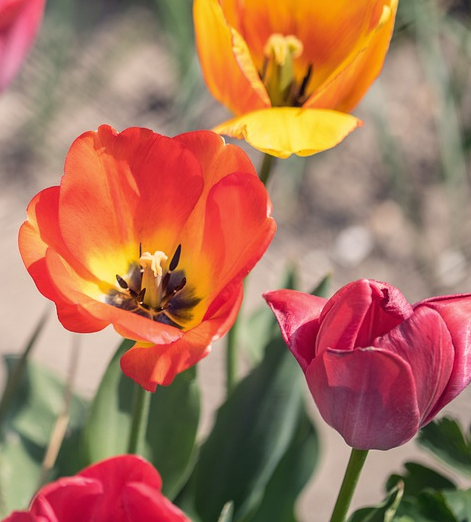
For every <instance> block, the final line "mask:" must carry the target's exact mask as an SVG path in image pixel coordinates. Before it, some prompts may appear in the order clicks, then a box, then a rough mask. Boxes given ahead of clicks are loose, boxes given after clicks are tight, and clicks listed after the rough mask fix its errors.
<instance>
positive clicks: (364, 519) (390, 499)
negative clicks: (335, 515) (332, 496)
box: [348, 482, 405, 522]
mask: <svg viewBox="0 0 471 522" xmlns="http://www.w3.org/2000/svg"><path fill="white" fill-rule="evenodd" d="M403 493H404V485H403V483H401V482H399V483H398V484H397V485H396V486H395V487H394V488H393V489H391V491H390V492H389V494H388V495H387V497H386V498H385V499H384V501H383V502H382V503H381V504H380V505H379V506H377V507H368V508H362V509H359V510H358V511H355V513H353V515H352V516H351V517H350V518H349V519H348V522H392V521H393V520H396V519H395V518H394V515H395V514H396V511H397V508H398V506H399V504H400V502H401V499H402V495H403ZM404 522H405V521H404Z"/></svg>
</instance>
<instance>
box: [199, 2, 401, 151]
mask: <svg viewBox="0 0 471 522" xmlns="http://www.w3.org/2000/svg"><path fill="white" fill-rule="evenodd" d="M396 10H397V0H358V1H355V2H351V1H349V0H331V1H330V2H324V1H321V0H250V1H249V0H247V1H244V0H195V2H194V21H195V32H196V43H197V48H198V53H199V57H200V61H201V66H202V69H203V74H204V77H205V80H206V83H207V85H208V88H209V90H210V91H211V93H212V94H213V95H214V97H215V98H217V99H218V100H219V101H220V102H221V103H222V104H223V105H225V106H226V107H227V108H228V109H230V110H231V111H232V112H233V113H234V114H235V115H236V117H235V118H234V119H232V120H230V121H227V122H225V123H223V124H221V125H219V126H218V127H216V128H215V129H214V130H215V131H216V132H218V133H221V134H226V135H229V136H232V137H235V138H243V139H245V140H246V141H247V142H248V143H250V144H251V145H252V146H253V147H255V148H257V149H259V150H261V151H263V152H266V153H269V154H272V155H274V156H278V157H281V158H285V157H288V156H290V155H291V154H293V153H294V154H298V155H300V156H308V155H311V154H314V153H316V152H320V151H322V150H326V149H328V148H331V147H333V146H335V145H337V144H338V143H339V142H341V141H342V140H343V139H344V138H345V137H346V136H347V135H348V134H349V133H350V132H352V131H353V130H354V129H355V128H356V127H357V126H358V125H361V124H362V122H360V121H359V120H358V119H356V118H354V117H353V116H351V115H350V114H348V113H350V112H351V111H352V110H353V109H354V107H355V106H356V105H357V104H358V102H359V101H360V100H361V98H362V97H363V95H364V94H365V92H366V91H367V89H368V88H369V86H370V85H371V83H372V82H373V81H374V79H375V78H376V77H377V76H378V74H379V72H380V71H381V68H382V65H383V61H384V57H385V55H386V51H387V49H388V47H389V41H390V39H391V35H392V31H393V27H394V20H395V15H396Z"/></svg>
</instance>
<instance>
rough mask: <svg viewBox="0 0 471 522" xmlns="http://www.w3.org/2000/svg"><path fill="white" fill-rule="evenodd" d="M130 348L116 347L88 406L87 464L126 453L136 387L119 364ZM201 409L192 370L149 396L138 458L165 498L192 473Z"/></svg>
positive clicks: (178, 488) (126, 343) (175, 491)
mask: <svg viewBox="0 0 471 522" xmlns="http://www.w3.org/2000/svg"><path fill="white" fill-rule="evenodd" d="M132 344H133V342H132V341H128V340H125V341H123V343H122V344H121V346H120V347H119V348H118V350H117V352H116V353H115V355H114V357H113V359H112V361H111V362H110V364H109V366H108V368H107V370H106V372H105V374H104V376H103V379H102V381H101V383H100V386H99V389H98V392H97V394H96V396H95V398H94V400H93V402H92V405H91V409H90V416H89V418H88V421H87V424H86V429H85V434H84V441H83V442H84V447H85V452H86V458H87V462H88V463H92V462H96V461H98V460H102V459H104V458H107V457H111V456H113V455H119V454H122V453H126V451H127V445H128V438H129V432H130V428H131V421H132V406H133V396H134V388H135V386H136V385H135V383H134V382H133V381H132V380H131V379H129V378H128V377H126V376H125V375H124V374H123V372H122V371H121V368H120V365H119V361H120V359H121V356H122V355H123V354H124V352H125V351H126V350H128V349H129V348H130V347H131V346H132ZM199 411H200V406H199V388H198V386H197V382H196V369H195V368H194V367H193V368H190V369H189V370H187V371H186V372H184V373H181V374H180V375H178V376H177V377H176V378H175V380H174V382H173V383H172V384H171V385H170V386H159V387H158V388H157V390H156V392H155V393H153V394H152V398H151V403H150V411H149V420H148V424H147V431H146V437H145V439H146V440H145V449H144V451H143V455H142V456H143V457H145V458H146V459H148V460H149V461H150V462H152V464H153V465H154V466H155V467H156V468H157V469H158V470H159V473H160V474H161V476H162V480H163V491H164V493H165V495H167V496H168V497H169V498H173V497H174V496H175V495H176V494H177V493H178V491H179V490H180V488H181V486H182V484H183V483H184V482H185V480H186V478H187V476H188V474H189V472H190V471H191V467H192V465H193V461H194V459H193V456H194V455H193V454H194V450H195V438H196V432H197V429H198V422H199Z"/></svg>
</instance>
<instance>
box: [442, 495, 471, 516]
mask: <svg viewBox="0 0 471 522" xmlns="http://www.w3.org/2000/svg"><path fill="white" fill-rule="evenodd" d="M442 495H443V497H444V498H445V500H446V503H447V504H448V506H450V509H451V511H452V512H453V513H454V514H455V516H456V518H457V519H458V520H460V521H461V520H471V489H467V490H465V491H458V490H456V491H442Z"/></svg>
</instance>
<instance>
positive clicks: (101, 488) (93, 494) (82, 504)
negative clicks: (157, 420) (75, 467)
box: [3, 455, 190, 522]
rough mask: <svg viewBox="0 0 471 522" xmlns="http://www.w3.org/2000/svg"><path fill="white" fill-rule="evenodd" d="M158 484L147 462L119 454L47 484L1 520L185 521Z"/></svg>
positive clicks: (33, 521)
mask: <svg viewBox="0 0 471 522" xmlns="http://www.w3.org/2000/svg"><path fill="white" fill-rule="evenodd" d="M161 487H162V481H161V479H160V475H159V474H158V473H157V471H156V470H155V469H154V468H153V467H152V466H151V464H149V463H148V462H147V461H145V460H144V459H142V458H141V457H136V456H135V455H121V456H118V457H112V458H110V459H107V460H104V461H102V462H98V463H97V464H93V465H92V466H90V467H88V468H85V469H84V470H82V471H81V472H80V473H78V474H77V475H75V476H73V477H65V478H61V479H59V480H56V481H55V482H52V483H51V484H47V485H46V486H44V487H43V488H41V489H40V490H39V491H38V493H37V494H36V496H35V497H34V499H33V501H32V502H31V505H30V507H29V509H28V511H15V512H14V513H12V514H11V515H10V516H9V517H8V518H6V519H5V520H4V521H3V522H83V521H90V520H93V521H94V522H142V521H144V520H158V521H159V522H190V521H189V519H188V518H187V517H186V516H185V515H184V514H183V513H182V512H181V511H180V510H179V509H178V508H177V507H176V506H174V505H173V504H172V503H171V502H170V500H168V499H167V498H166V497H164V495H162V493H161V491H160V489H161Z"/></svg>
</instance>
